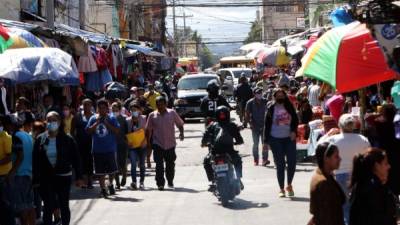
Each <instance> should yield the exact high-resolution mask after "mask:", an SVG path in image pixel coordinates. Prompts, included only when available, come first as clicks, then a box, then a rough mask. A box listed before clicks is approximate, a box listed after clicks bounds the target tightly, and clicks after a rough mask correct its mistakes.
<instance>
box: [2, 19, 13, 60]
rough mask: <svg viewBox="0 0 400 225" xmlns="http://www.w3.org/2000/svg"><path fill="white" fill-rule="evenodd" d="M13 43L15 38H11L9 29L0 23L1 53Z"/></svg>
mask: <svg viewBox="0 0 400 225" xmlns="http://www.w3.org/2000/svg"><path fill="white" fill-rule="evenodd" d="M12 44H13V40H12V39H11V38H10V34H9V30H8V29H7V28H6V27H3V26H2V25H1V24H0V53H3V52H4V51H5V50H6V49H7V48H9V47H10V46H11V45H12Z"/></svg>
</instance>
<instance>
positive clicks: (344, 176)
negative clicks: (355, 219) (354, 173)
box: [335, 173, 350, 225]
mask: <svg viewBox="0 0 400 225" xmlns="http://www.w3.org/2000/svg"><path fill="white" fill-rule="evenodd" d="M335 178H336V181H337V182H338V183H339V185H340V187H341V188H342V190H343V192H344V194H345V195H346V202H345V203H344V205H343V216H344V223H345V224H346V225H347V224H349V223H350V203H349V200H348V199H349V195H350V190H349V182H350V173H339V174H336V175H335Z"/></svg>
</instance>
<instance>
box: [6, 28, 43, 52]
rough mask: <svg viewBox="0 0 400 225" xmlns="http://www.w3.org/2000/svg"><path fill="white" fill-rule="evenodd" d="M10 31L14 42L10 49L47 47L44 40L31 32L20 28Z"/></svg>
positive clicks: (10, 29)
mask: <svg viewBox="0 0 400 225" xmlns="http://www.w3.org/2000/svg"><path fill="white" fill-rule="evenodd" d="M9 31H10V32H9V34H10V38H11V39H12V40H13V42H14V43H13V44H12V45H11V46H10V48H30V47H40V48H42V47H47V45H46V44H45V43H44V42H43V41H42V40H40V39H39V38H38V37H36V36H35V35H33V34H32V33H31V32H29V31H26V30H22V29H18V28H9Z"/></svg>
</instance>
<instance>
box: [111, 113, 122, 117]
mask: <svg viewBox="0 0 400 225" xmlns="http://www.w3.org/2000/svg"><path fill="white" fill-rule="evenodd" d="M113 115H114V116H115V117H118V116H120V115H121V113H120V112H113Z"/></svg>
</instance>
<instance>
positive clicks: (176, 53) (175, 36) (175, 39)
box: [172, 0, 178, 57]
mask: <svg viewBox="0 0 400 225" xmlns="http://www.w3.org/2000/svg"><path fill="white" fill-rule="evenodd" d="M172 21H173V23H174V24H173V28H174V55H175V57H177V56H178V36H177V35H176V16H175V0H172Z"/></svg>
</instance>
